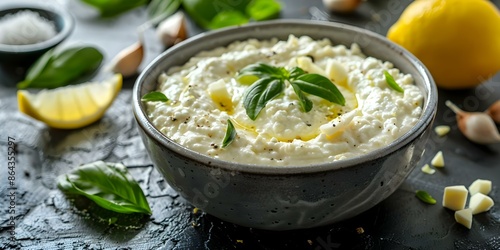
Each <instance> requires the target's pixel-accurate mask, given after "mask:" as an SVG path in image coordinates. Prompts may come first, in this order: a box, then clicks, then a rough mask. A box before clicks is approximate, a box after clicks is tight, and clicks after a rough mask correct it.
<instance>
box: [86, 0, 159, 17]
mask: <svg viewBox="0 0 500 250" xmlns="http://www.w3.org/2000/svg"><path fill="white" fill-rule="evenodd" d="M81 1H82V2H84V3H86V4H88V5H90V6H92V7H94V8H96V9H97V10H98V11H99V13H100V14H101V16H102V17H112V16H116V15H119V14H121V13H123V12H126V11H129V10H131V9H135V8H137V7H139V6H143V5H145V4H147V3H148V2H149V0H135V1H130V0H113V1H107V0H104V1H103V0H81Z"/></svg>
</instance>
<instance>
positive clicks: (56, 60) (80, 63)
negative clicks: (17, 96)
mask: <svg viewBox="0 0 500 250" xmlns="http://www.w3.org/2000/svg"><path fill="white" fill-rule="evenodd" d="M103 58H104V56H103V55H102V53H101V52H100V51H99V50H98V49H96V48H94V47H87V46H73V47H68V48H64V49H60V48H55V49H52V50H49V51H47V52H46V53H45V54H43V55H42V57H40V58H39V59H38V60H37V61H36V62H35V63H34V64H33V65H32V66H31V67H30V68H29V70H28V72H27V75H26V78H25V79H24V80H23V81H22V82H20V83H18V85H17V87H18V88H20V89H24V88H57V87H61V86H65V85H68V84H70V83H71V82H72V81H75V80H76V79H78V78H80V77H83V76H85V75H90V74H92V73H94V72H95V71H96V70H97V69H98V68H99V66H100V65H101V62H102V60H103Z"/></svg>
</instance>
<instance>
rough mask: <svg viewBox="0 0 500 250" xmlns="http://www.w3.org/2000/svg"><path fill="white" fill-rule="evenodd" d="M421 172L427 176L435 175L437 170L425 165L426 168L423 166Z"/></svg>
mask: <svg viewBox="0 0 500 250" xmlns="http://www.w3.org/2000/svg"><path fill="white" fill-rule="evenodd" d="M421 170H422V172H424V173H426V174H434V173H435V172H436V170H435V169H433V168H431V167H430V166H429V164H425V165H424V166H422V168H421Z"/></svg>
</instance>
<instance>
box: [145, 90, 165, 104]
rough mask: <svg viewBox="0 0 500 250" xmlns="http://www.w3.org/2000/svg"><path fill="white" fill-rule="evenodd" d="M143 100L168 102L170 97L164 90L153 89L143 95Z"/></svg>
mask: <svg viewBox="0 0 500 250" xmlns="http://www.w3.org/2000/svg"><path fill="white" fill-rule="evenodd" d="M141 101H143V102H167V101H168V98H167V96H166V95H165V94H163V93H162V92H157V91H153V92H150V93H147V94H145V95H143V96H142V98H141Z"/></svg>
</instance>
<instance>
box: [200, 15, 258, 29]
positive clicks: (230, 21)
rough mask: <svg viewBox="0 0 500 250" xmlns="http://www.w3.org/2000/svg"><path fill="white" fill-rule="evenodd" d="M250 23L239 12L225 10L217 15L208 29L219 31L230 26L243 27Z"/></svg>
mask: <svg viewBox="0 0 500 250" xmlns="http://www.w3.org/2000/svg"><path fill="white" fill-rule="evenodd" d="M245 23H248V17H246V16H245V15H244V14H243V13H242V12H240V11H237V10H223V11H221V12H219V13H217V15H216V16H214V18H213V19H212V21H210V23H209V25H208V27H209V28H210V29H219V28H223V27H228V26H235V25H242V24H245Z"/></svg>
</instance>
